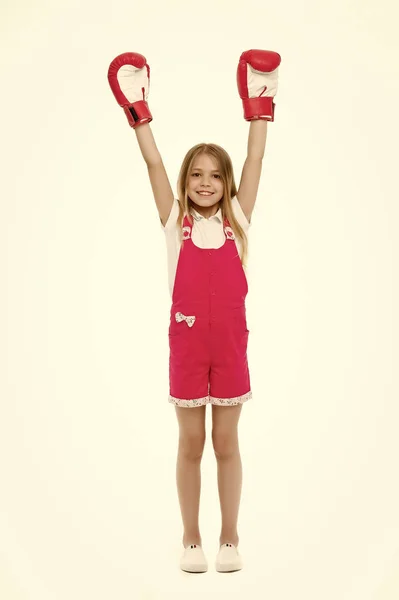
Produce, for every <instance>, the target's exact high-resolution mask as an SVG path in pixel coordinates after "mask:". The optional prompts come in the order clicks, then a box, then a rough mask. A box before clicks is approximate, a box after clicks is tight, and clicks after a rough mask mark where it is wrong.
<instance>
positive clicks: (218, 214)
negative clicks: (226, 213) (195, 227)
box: [191, 206, 222, 222]
mask: <svg viewBox="0 0 399 600" xmlns="http://www.w3.org/2000/svg"><path fill="white" fill-rule="evenodd" d="M191 214H192V215H193V217H194V219H195V220H196V221H200V220H201V219H205V220H206V221H209V220H210V219H214V218H216V219H219V221H220V222H222V209H221V208H220V206H219V209H218V211H217V212H216V213H215V214H214V215H212V216H211V217H209V219H207V218H206V217H204V216H202V215H200V213H199V212H197V211H196V210H195V208H194V207H193V206H192V207H191Z"/></svg>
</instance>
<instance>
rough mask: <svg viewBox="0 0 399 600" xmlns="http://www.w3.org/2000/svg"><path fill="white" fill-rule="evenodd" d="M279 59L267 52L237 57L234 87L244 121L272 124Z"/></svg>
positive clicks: (278, 56)
mask: <svg viewBox="0 0 399 600" xmlns="http://www.w3.org/2000/svg"><path fill="white" fill-rule="evenodd" d="M280 63H281V56H280V55H279V54H277V52H271V51H270V50H247V51H246V52H243V53H242V54H241V56H240V61H239V63H238V68H237V85H238V92H239V94H240V98H241V99H242V104H243V107H244V119H245V120H246V121H253V120H254V119H263V120H265V121H274V108H275V104H274V102H273V99H274V96H275V95H276V93H277V84H278V67H279V65H280Z"/></svg>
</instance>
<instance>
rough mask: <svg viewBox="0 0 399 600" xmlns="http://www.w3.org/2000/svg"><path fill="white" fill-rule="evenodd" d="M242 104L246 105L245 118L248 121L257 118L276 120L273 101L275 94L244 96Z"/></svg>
mask: <svg viewBox="0 0 399 600" xmlns="http://www.w3.org/2000/svg"><path fill="white" fill-rule="evenodd" d="M242 105H243V107H244V119H245V120H246V121H254V120H255V119H263V120H264V121H274V108H275V104H274V102H273V96H264V97H262V98H261V97H259V98H243V99H242Z"/></svg>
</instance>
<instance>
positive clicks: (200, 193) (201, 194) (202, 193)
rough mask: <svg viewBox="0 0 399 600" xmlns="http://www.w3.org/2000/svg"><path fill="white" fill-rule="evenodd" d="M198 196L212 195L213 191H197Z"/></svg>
mask: <svg viewBox="0 0 399 600" xmlns="http://www.w3.org/2000/svg"><path fill="white" fill-rule="evenodd" d="M197 194H198V195H199V196H213V192H197Z"/></svg>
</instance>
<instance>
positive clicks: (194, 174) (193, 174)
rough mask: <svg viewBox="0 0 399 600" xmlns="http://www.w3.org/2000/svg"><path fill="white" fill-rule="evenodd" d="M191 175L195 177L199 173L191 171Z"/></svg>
mask: <svg viewBox="0 0 399 600" xmlns="http://www.w3.org/2000/svg"><path fill="white" fill-rule="evenodd" d="M191 175H192V176H193V177H195V176H196V175H199V173H191Z"/></svg>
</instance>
